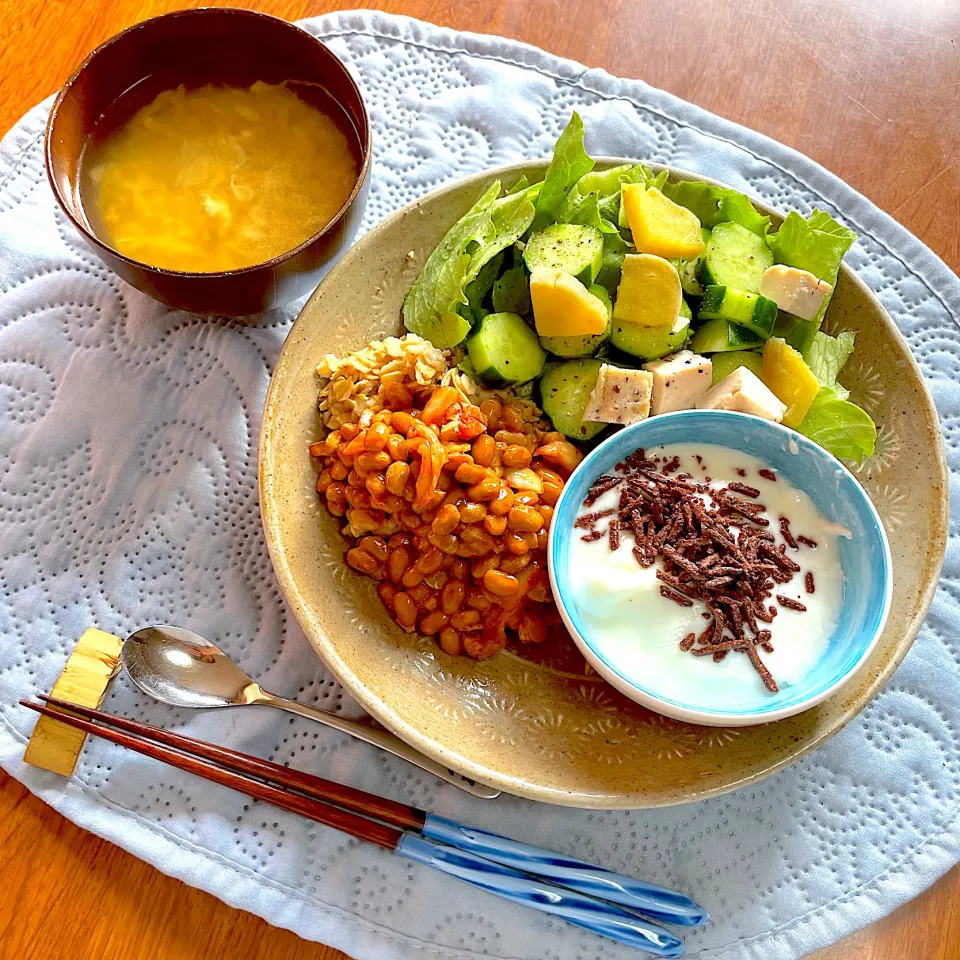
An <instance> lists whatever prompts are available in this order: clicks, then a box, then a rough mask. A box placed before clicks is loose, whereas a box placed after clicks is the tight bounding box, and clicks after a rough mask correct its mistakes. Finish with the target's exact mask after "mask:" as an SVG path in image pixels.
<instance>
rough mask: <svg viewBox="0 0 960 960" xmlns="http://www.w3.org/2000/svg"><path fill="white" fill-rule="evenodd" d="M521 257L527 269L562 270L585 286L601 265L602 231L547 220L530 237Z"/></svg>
mask: <svg viewBox="0 0 960 960" xmlns="http://www.w3.org/2000/svg"><path fill="white" fill-rule="evenodd" d="M523 259H524V262H525V263H526V264H527V268H528V269H529V270H533V269H534V267H550V268H551V269H552V270H562V271H563V272H564V273H570V274H572V275H573V276H575V277H576V278H577V279H578V280H579V281H580V282H581V283H582V284H583V285H584V286H589V285H590V284H591V283H593V281H594V280H596V278H597V274H598V273H599V272H600V267H601V266H602V265H603V234H602V233H601V232H600V231H599V230H598V229H597V228H596V227H591V226H589V225H587V224H582V223H551V224H550V226H548V227H544V228H543V229H542V230H538V231H537V232H536V233H535V234H534V235H533V236H532V237H530V239H529V240H528V241H527V246H526V248H525V249H524V251H523Z"/></svg>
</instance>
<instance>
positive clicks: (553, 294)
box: [530, 267, 679, 337]
mask: <svg viewBox="0 0 960 960" xmlns="http://www.w3.org/2000/svg"><path fill="white" fill-rule="evenodd" d="M674 273H676V270H674ZM678 282H679V280H678ZM530 300H531V301H532V303H533V318H534V321H535V323H536V327H537V333H538V334H540V336H541V337H586V336H589V335H590V334H594V333H603V332H604V330H606V329H607V324H608V323H609V322H610V314H609V313H607V307H606V304H605V303H604V302H603V301H602V300H601V299H600V298H599V297H595V296H594V295H593V294H592V293H591V292H590V291H589V290H588V289H587V288H586V287H585V286H584V285H583V284H582V283H581V282H580V281H579V280H578V279H577V278H576V277H574V276H571V275H570V274H569V273H564V272H563V271H562V270H554V269H553V268H551V267H535V268H534V269H533V271H532V272H531V273H530Z"/></svg>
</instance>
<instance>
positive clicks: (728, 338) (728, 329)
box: [690, 319, 763, 353]
mask: <svg viewBox="0 0 960 960" xmlns="http://www.w3.org/2000/svg"><path fill="white" fill-rule="evenodd" d="M760 346H763V337H758V336H757V335H756V334H755V333H754V332H753V331H752V330H748V329H747V328H746V327H739V326H737V324H735V323H731V322H730V321H729V320H720V319H718V320H708V321H707V322H706V323H705V324H704V325H703V326H702V327H701V328H700V329H699V330H698V331H697V332H696V333H695V334H694V335H693V343H691V344H690V349H691V350H693V352H694V353H725V352H726V351H728V350H751V349H752V348H754V347H760Z"/></svg>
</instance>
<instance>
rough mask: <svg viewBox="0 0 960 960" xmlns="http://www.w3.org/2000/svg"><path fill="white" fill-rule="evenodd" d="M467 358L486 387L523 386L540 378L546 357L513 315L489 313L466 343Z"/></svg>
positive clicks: (531, 333)
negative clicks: (502, 385) (499, 384)
mask: <svg viewBox="0 0 960 960" xmlns="http://www.w3.org/2000/svg"><path fill="white" fill-rule="evenodd" d="M466 346H467V355H468V356H469V357H470V362H471V363H472V364H473V367H474V369H475V370H476V371H477V376H478V377H479V378H480V379H481V380H484V381H486V382H487V383H526V382H527V381H528V380H533V379H534V378H535V377H538V376H540V372H541V371H542V370H543V365H544V363H545V362H546V359H547V357H546V354H545V353H544V352H543V350H542V349H541V347H540V342H539V341H538V340H537V335H536V333H534V331H533V330H531V329H530V327H528V326H527V324H526V323H524V320H523V317H520V316H518V315H517V314H515V313H489V314H487V316H485V317H484V318H483V320H481V321H480V325H479V327H477V332H476V333H474V334H473V335H472V336H470V337H469V338H468V339H467V344H466Z"/></svg>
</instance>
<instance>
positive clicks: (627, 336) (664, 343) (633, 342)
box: [610, 314, 690, 360]
mask: <svg viewBox="0 0 960 960" xmlns="http://www.w3.org/2000/svg"><path fill="white" fill-rule="evenodd" d="M689 336H690V318H689V317H685V316H683V315H682V314H681V315H680V316H679V317H677V320H676V323H674V325H673V326H672V327H670V326H665V327H641V326H640V325H639V324H636V323H619V322H618V321H616V320H615V321H614V322H613V333H612V334H611V335H610V343H611V344H613V346H615V347H616V348H617V349H618V350H622V351H623V352H624V353H629V354H630V355H631V356H633V357H639V358H640V359H641V360H659V359H660V358H661V357H665V356H667V354H669V353H676V352H677V351H678V350H682V349H683V347H684V345H685V344H686V342H687V337H689Z"/></svg>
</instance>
